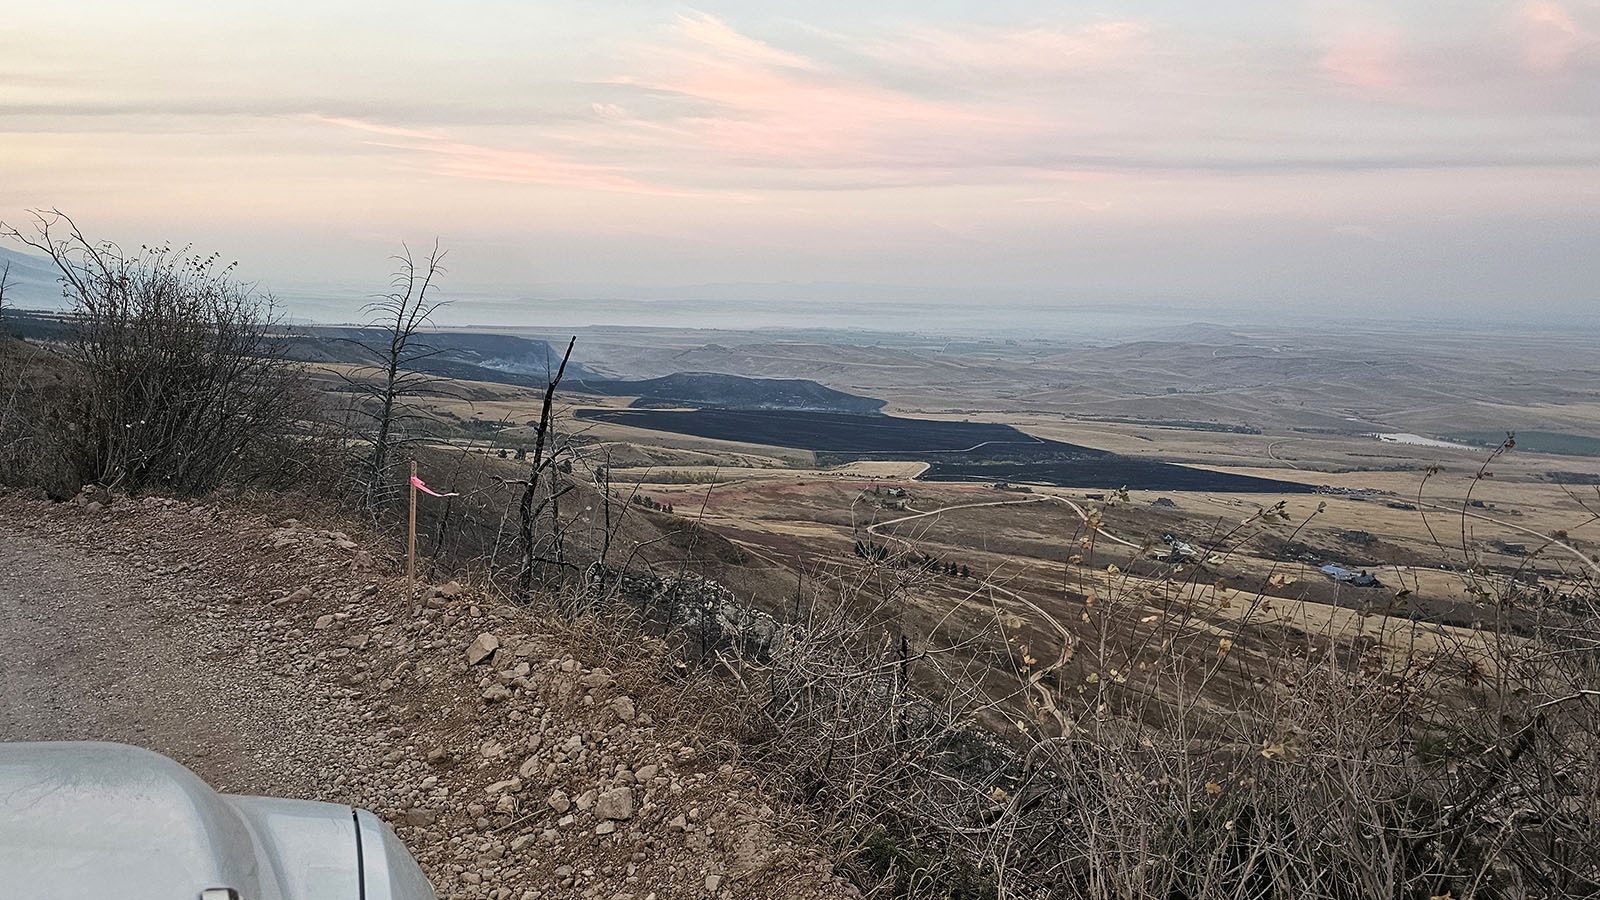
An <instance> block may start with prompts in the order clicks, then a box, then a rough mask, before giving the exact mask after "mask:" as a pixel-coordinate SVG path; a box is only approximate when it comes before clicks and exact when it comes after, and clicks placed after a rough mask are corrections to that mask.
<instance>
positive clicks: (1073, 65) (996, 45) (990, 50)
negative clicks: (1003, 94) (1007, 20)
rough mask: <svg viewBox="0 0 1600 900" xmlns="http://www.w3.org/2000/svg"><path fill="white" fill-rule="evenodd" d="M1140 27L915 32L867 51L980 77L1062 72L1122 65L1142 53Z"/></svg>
mask: <svg viewBox="0 0 1600 900" xmlns="http://www.w3.org/2000/svg"><path fill="white" fill-rule="evenodd" d="M1149 34H1150V29H1149V28H1148V27H1147V26H1145V25H1144V24H1143V23H1140V22H1128V21H1116V22H1098V23H1095V24H1092V25H1081V26H1077V27H1071V28H1046V27H1035V28H1021V29H998V28H969V29H962V30H959V31H958V30H954V29H949V28H921V29H917V30H914V31H911V32H909V33H907V34H904V35H899V36H897V37H896V38H895V39H894V40H893V41H881V42H877V43H874V44H872V45H870V46H869V47H867V52H868V53H869V54H870V55H872V56H875V57H878V58H881V59H885V60H887V61H890V62H893V63H895V64H897V65H910V66H916V67H920V68H929V69H938V70H948V69H950V68H951V67H955V68H959V69H965V70H972V71H977V72H980V73H986V74H1003V73H1020V72H1040V73H1051V72H1067V71H1073V70H1078V69H1092V68H1095V67H1099V66H1104V65H1106V64H1108V63H1112V62H1116V61H1120V60H1125V59H1127V58H1129V57H1131V56H1133V55H1135V54H1136V53H1137V52H1138V51H1140V50H1143V49H1146V44H1147V38H1148V37H1149Z"/></svg>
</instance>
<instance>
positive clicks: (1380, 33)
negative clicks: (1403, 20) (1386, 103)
mask: <svg viewBox="0 0 1600 900" xmlns="http://www.w3.org/2000/svg"><path fill="white" fill-rule="evenodd" d="M1318 67H1319V68H1320V69H1321V71H1322V74H1323V75H1324V76H1326V77H1328V78H1330V79H1332V80H1333V81H1336V82H1338V83H1340V84H1343V85H1347V86H1350V87H1358V88H1366V89H1374V90H1386V89H1392V88H1396V87H1399V86H1400V85H1401V83H1402V81H1403V80H1404V79H1403V63H1402V59H1401V48H1400V39H1399V37H1398V36H1397V35H1396V34H1395V33H1394V32H1393V31H1389V30H1383V29H1375V28H1366V29H1357V30H1351V31H1346V32H1344V33H1343V34H1341V35H1339V36H1338V37H1336V38H1334V40H1333V42H1332V43H1331V44H1329V45H1328V47H1327V49H1326V50H1325V51H1324V52H1323V54H1322V58H1321V59H1320V60H1319V61H1318Z"/></svg>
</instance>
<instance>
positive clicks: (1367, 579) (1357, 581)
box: [1322, 565, 1383, 587]
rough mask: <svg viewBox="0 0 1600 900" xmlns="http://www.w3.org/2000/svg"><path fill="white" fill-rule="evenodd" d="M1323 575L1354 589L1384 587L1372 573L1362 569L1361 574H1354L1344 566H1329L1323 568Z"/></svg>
mask: <svg viewBox="0 0 1600 900" xmlns="http://www.w3.org/2000/svg"><path fill="white" fill-rule="evenodd" d="M1322 574H1324V575H1326V576H1328V577H1329V578H1331V579H1333V580H1334V581H1337V582H1339V583H1340V584H1348V585H1351V586H1353V587H1382V586H1383V585H1382V583H1381V582H1379V581H1378V579H1377V578H1375V577H1373V575H1372V573H1371V572H1368V571H1367V570H1365V569H1362V570H1361V571H1359V572H1352V571H1350V570H1349V569H1346V568H1345V567H1343V566H1332V565H1329V566H1323V567H1322Z"/></svg>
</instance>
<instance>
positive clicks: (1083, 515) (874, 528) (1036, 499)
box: [867, 494, 1143, 549]
mask: <svg viewBox="0 0 1600 900" xmlns="http://www.w3.org/2000/svg"><path fill="white" fill-rule="evenodd" d="M1052 500H1053V501H1055V502H1057V503H1065V504H1066V505H1067V506H1069V507H1071V508H1072V511H1073V512H1074V513H1077V515H1078V518H1079V519H1081V520H1082V521H1083V522H1084V524H1088V522H1089V514H1088V513H1087V512H1084V509H1083V507H1081V506H1079V505H1078V504H1077V503H1075V502H1073V501H1071V500H1068V499H1067V498H1066V497H1057V496H1055V495H1054V494H1038V495H1035V496H1033V497H1027V498H1024V499H1021V500H992V501H989V502H986V503H958V504H956V505H954V506H942V507H940V508H938V509H930V510H928V511H926V512H918V513H912V514H911V515H909V516H901V517H900V518H898V519H890V520H888V521H886V522H878V523H875V524H872V525H868V526H867V533H868V534H871V535H875V536H878V537H882V536H883V535H881V534H879V532H878V529H880V528H884V527H886V526H889V525H898V524H900V523H901V522H910V521H913V520H915V519H922V518H926V517H928V516H937V515H939V514H941V513H947V512H951V511H953V510H958V509H978V508H979V507H984V506H1017V505H1020V504H1023V503H1048V502H1050V501H1052ZM1094 530H1095V533H1097V534H1099V535H1100V536H1101V537H1103V538H1105V539H1106V540H1109V541H1112V542H1114V543H1118V544H1121V545H1123V546H1124V547H1133V548H1135V549H1138V548H1140V547H1142V546H1143V545H1142V544H1136V543H1134V542H1133V541H1129V540H1124V539H1122V538H1120V537H1117V536H1116V535H1114V534H1112V533H1111V532H1109V531H1107V530H1105V529H1104V528H1100V527H1097V526H1096V527H1095V529H1094Z"/></svg>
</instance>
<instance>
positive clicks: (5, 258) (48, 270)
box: [0, 247, 66, 309]
mask: <svg viewBox="0 0 1600 900" xmlns="http://www.w3.org/2000/svg"><path fill="white" fill-rule="evenodd" d="M7 264H10V266H11V271H10V273H9V274H8V275H7V277H6V297H5V305H6V308H7V309H63V308H65V306H66V302H65V301H63V300H62V299H61V286H60V285H59V284H58V283H57V282H56V267H55V263H53V262H51V261H50V260H48V259H46V258H44V257H42V256H35V255H33V254H31V253H19V252H17V251H15V250H12V249H10V248H7V247H0V269H4V268H5V267H6V265H7Z"/></svg>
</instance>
